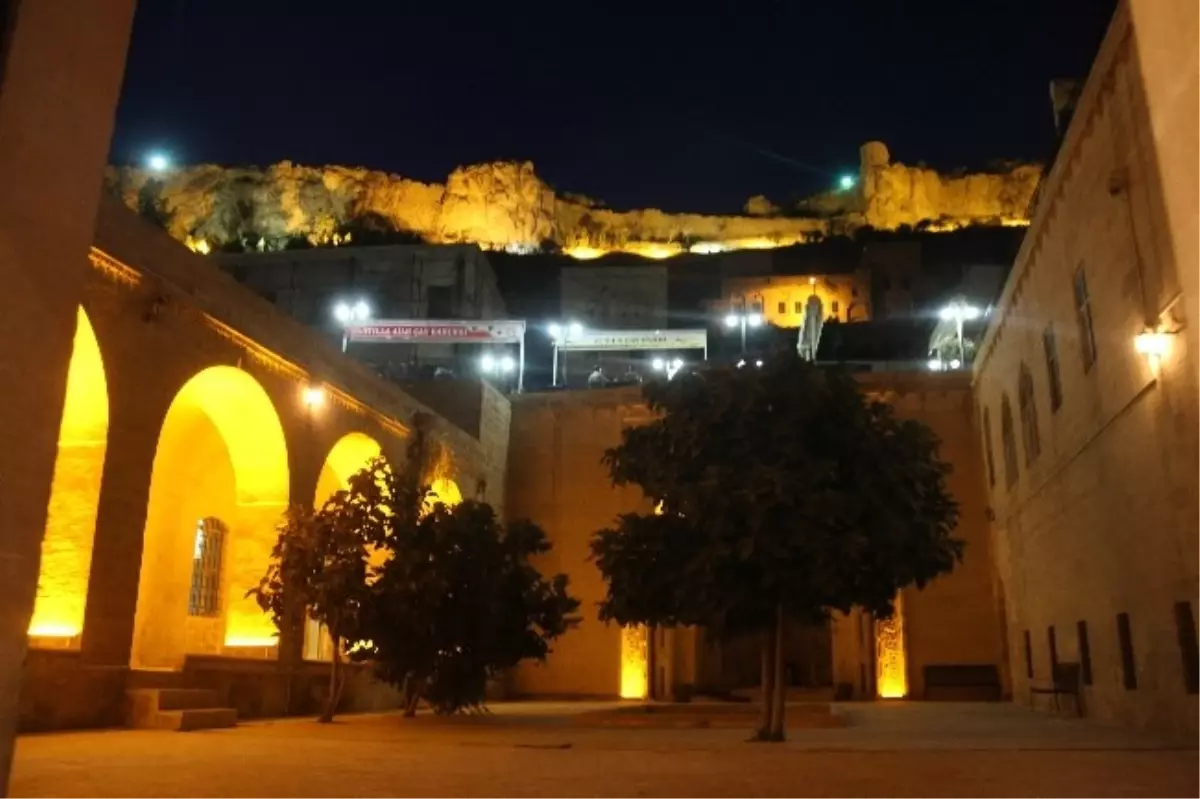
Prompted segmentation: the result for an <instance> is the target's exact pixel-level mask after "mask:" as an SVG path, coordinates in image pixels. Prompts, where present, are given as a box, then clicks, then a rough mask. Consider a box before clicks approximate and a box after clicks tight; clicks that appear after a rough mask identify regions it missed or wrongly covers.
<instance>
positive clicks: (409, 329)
mask: <svg viewBox="0 0 1200 799" xmlns="http://www.w3.org/2000/svg"><path fill="white" fill-rule="evenodd" d="M346 337H347V338H348V339H349V340H350V341H383V342H386V341H390V342H394V343H400V344H421V343H427V344H454V343H462V344H512V343H517V342H520V341H521V339H522V338H524V337H525V322H523V321H514V320H496V319H493V320H468V319H379V320H375V321H371V322H360V323H355V324H351V325H346Z"/></svg>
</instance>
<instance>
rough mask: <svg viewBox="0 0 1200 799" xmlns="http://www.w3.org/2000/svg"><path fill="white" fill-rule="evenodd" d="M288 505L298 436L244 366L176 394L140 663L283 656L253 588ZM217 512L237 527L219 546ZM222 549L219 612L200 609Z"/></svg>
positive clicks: (146, 551)
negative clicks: (212, 531) (202, 576)
mask: <svg viewBox="0 0 1200 799" xmlns="http://www.w3.org/2000/svg"><path fill="white" fill-rule="evenodd" d="M287 503H288V456H287V444H286V441H285V439H284V435H283V426H282V425H281V424H280V421H279V415H278V414H277V413H276V411H275V406H274V405H273V404H272V402H271V399H270V397H269V396H268V395H267V392H266V391H265V390H264V389H263V388H262V386H261V385H260V384H259V383H258V381H257V380H255V379H254V378H253V377H251V376H250V374H249V373H247V372H245V371H243V370H241V369H238V368H236V367H233V366H212V367H209V368H207V369H204V370H203V371H201V372H199V373H198V374H196V375H195V376H193V377H192V378H191V379H190V380H188V382H187V383H185V384H184V386H183V387H182V388H181V389H180V390H179V392H178V393H177V394H176V395H175V398H174V399H173V400H172V402H171V405H170V408H169V409H168V410H167V413H166V417H165V418H164V419H163V424H162V429H161V431H160V432H159V437H158V447H157V449H156V450H155V454H154V466H153V469H152V471H151V477H150V499H149V502H148V505H147V509H146V527H145V533H144V536H143V549H142V566H141V573H140V578H139V582H138V600H137V611H136V613H135V616H134V640H133V653H132V658H131V660H132V664H133V665H134V666H135V667H139V666H140V667H157V668H162V667H179V666H181V665H182V663H183V659H184V657H185V656H186V655H187V654H190V653H195V654H215V655H220V654H232V655H240V656H247V655H258V656H268V655H269V656H273V655H274V651H275V650H274V648H273V647H274V646H275V644H276V636H275V627H274V625H273V624H272V622H271V619H270V618H269V617H267V616H266V615H265V614H264V613H263V612H262V611H261V610H260V609H259V607H258V605H257V604H256V603H255V602H254V600H253V599H248V598H246V596H245V594H246V591H247V590H248V589H250V588H252V587H253V586H254V585H256V584H257V583H258V580H259V578H260V577H262V575H263V573H264V571H265V570H266V566H267V561H268V559H269V557H270V553H271V548H272V547H273V545H274V542H275V537H276V533H275V528H276V525H277V524H278V522H279V519H280V516H281V514H282V513H283V511H284V509H285V508H286V507H287ZM209 520H218V521H219V522H221V523H222V525H223V526H224V528H225V530H226V531H227V532H226V533H225V534H223V535H222V536H221V537H220V539H221V540H219V541H218V542H217V544H218V545H219V546H220V550H219V552H218V553H216V554H215V555H213V553H211V552H205V551H203V546H202V545H203V544H205V541H206V539H205V538H204V535H203V532H202V530H203V529H204V527H205V526H211V523H210V522H209ZM208 543H210V544H211V543H212V542H211V540H209V541H208ZM212 557H215V558H216V559H217V563H216V565H215V572H216V574H217V575H218V577H217V579H216V582H215V585H216V587H215V588H214V589H213V590H216V591H218V592H219V597H218V601H217V603H216V608H217V610H216V612H214V613H212V614H197V613H196V608H197V607H198V605H203V604H204V603H197V598H196V596H194V594H195V592H196V590H197V589H198V587H199V586H198V584H197V582H196V580H195V578H196V575H197V574H198V573H199V572H198V570H199V569H200V568H201V567H200V564H201V562H202V561H203V562H204V563H205V564H207V565H208V566H212V563H211V560H210V558H212ZM205 584H206V585H207V584H211V581H210V582H209V583H205Z"/></svg>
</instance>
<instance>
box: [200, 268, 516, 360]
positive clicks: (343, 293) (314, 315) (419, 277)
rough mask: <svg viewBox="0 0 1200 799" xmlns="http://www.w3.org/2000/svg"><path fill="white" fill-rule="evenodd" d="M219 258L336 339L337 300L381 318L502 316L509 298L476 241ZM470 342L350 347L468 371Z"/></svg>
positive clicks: (362, 356) (361, 355)
mask: <svg viewBox="0 0 1200 799" xmlns="http://www.w3.org/2000/svg"><path fill="white" fill-rule="evenodd" d="M213 258H214V259H215V260H216V262H217V263H218V264H219V265H220V266H221V267H222V268H223V269H225V270H226V271H227V272H228V273H229V274H230V275H232V276H233V277H234V278H235V279H236V280H238V281H239V282H241V283H243V284H245V285H246V286H248V287H249V288H251V289H252V290H253V291H254V292H255V293H257V294H259V295H260V296H262V297H264V298H265V299H266V300H268V301H269V302H271V303H273V304H274V305H275V306H276V307H278V308H279V309H280V310H282V311H283V312H284V313H287V314H288V315H290V316H292V317H293V318H294V319H296V320H297V321H299V322H301V323H303V324H304V325H307V326H308V327H310V328H313V329H316V330H321V331H324V332H325V333H326V335H327V337H328V338H329V339H330V340H331V341H333V342H338V341H340V340H341V337H342V328H341V325H340V323H339V321H338V320H337V318H336V317H335V316H334V309H335V306H336V305H337V304H338V303H340V302H341V303H348V304H350V305H353V304H354V303H357V302H359V301H362V302H364V303H365V304H366V306H367V307H368V308H369V310H370V312H371V314H372V316H373V317H374V318H376V319H503V318H505V316H506V312H505V307H504V300H503V298H502V297H501V296H500V292H499V290H498V289H497V287H496V275H495V273H494V272H493V270H492V267H491V264H489V263H488V258H487V255H486V254H485V253H484V252H483V251H482V250H480V249H479V247H478V246H475V245H471V244H458V245H442V246H432V245H413V244H399V245H383V246H377V247H355V246H341V247H327V248H317V249H307V250H283V251H280V252H266V253H254V252H251V253H219V254H215V255H214V256H213ZM469 347H470V345H457V344H394V343H388V344H382V345H380V344H372V343H366V342H356V343H354V344H352V345H350V352H351V353H352V354H353V355H354V357H355V358H357V359H358V360H361V361H363V362H365V363H367V364H369V365H371V366H372V367H374V368H375V369H376V370H378V371H379V372H381V373H383V374H385V375H387V376H389V377H395V378H408V377H416V376H418V374H419V373H420V372H421V368H420V367H422V366H424V367H425V371H426V372H431V371H432V369H433V367H435V366H439V365H440V366H450V367H452V368H454V369H455V371H457V372H458V373H459V374H464V375H465V374H468V373H469V369H470V364H469V359H470V358H471V357H472V356H474V355H475V354H476V353H475V352H474V351H473V350H472V349H469Z"/></svg>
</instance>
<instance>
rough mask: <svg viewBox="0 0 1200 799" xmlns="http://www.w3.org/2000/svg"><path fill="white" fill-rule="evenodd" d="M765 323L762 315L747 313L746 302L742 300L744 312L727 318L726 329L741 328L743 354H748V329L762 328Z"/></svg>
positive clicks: (732, 313) (729, 315)
mask: <svg viewBox="0 0 1200 799" xmlns="http://www.w3.org/2000/svg"><path fill="white" fill-rule="evenodd" d="M762 323H763V318H762V314H760V313H757V312H755V313H746V301H745V300H742V312H741V313H736V312H731V313H729V314H728V315H726V317H725V327H728V328H730V329H733V328H735V327H736V328H740V329H741V332H742V353H743V354H745V352H746V328H747V327H761V326H762Z"/></svg>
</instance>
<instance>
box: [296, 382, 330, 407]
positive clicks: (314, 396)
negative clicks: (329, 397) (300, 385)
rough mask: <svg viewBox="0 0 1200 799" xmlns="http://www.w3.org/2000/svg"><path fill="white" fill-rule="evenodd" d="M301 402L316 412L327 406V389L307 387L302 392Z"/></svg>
mask: <svg viewBox="0 0 1200 799" xmlns="http://www.w3.org/2000/svg"><path fill="white" fill-rule="evenodd" d="M300 400H301V402H303V403H304V405H305V406H306V407H307V408H309V409H310V410H316V409H317V408H320V407H321V406H322V405H324V404H325V389H323V388H321V387H320V386H305V387H304V389H303V390H301V392H300Z"/></svg>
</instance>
